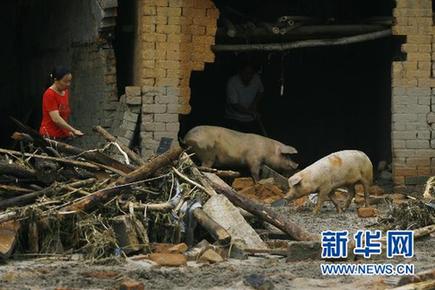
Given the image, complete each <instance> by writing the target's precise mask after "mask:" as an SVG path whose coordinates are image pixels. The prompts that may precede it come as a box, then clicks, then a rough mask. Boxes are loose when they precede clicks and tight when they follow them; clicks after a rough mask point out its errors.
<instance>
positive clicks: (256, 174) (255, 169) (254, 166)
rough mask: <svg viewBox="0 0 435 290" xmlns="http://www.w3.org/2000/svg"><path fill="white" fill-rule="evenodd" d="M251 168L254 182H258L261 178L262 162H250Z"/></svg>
mask: <svg viewBox="0 0 435 290" xmlns="http://www.w3.org/2000/svg"><path fill="white" fill-rule="evenodd" d="M248 165H249V170H250V171H251V175H252V178H253V179H254V182H255V183H257V182H258V181H259V180H260V166H261V163H260V162H252V163H249V164H248Z"/></svg>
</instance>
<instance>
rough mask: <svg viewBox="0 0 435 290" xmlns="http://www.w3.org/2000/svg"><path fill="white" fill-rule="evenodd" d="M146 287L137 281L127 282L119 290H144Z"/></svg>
mask: <svg viewBox="0 0 435 290" xmlns="http://www.w3.org/2000/svg"><path fill="white" fill-rule="evenodd" d="M144 289H145V286H144V284H143V283H141V282H138V281H135V280H130V279H129V280H125V281H123V282H122V283H121V286H119V290H144Z"/></svg>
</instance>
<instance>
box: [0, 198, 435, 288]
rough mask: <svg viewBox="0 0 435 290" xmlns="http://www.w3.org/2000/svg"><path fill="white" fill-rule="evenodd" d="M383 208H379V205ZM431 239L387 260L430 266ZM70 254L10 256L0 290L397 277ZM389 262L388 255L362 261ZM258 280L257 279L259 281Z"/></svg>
mask: <svg viewBox="0 0 435 290" xmlns="http://www.w3.org/2000/svg"><path fill="white" fill-rule="evenodd" d="M380 210H381V211H383V209H382V208H380ZM279 211H280V212H281V213H283V214H285V215H287V216H288V218H289V219H291V220H292V221H294V222H296V223H298V224H300V225H303V226H304V227H305V228H306V229H307V230H308V231H310V232H313V233H320V231H322V230H327V229H332V230H349V231H350V232H354V231H356V230H358V229H363V228H365V227H367V226H369V225H371V224H373V223H374V222H375V221H376V219H375V218H369V219H361V218H359V217H358V216H357V215H356V211H355V208H354V207H352V208H351V209H350V210H348V211H347V212H346V213H343V214H341V215H337V214H336V213H335V210H334V209H333V208H332V207H331V206H330V205H327V207H326V208H324V209H323V210H322V213H321V214H320V215H319V216H317V217H316V216H313V215H312V213H311V212H310V211H309V210H305V211H302V212H297V211H294V210H289V208H279ZM434 249H435V237H434V236H431V237H427V238H424V239H422V240H418V241H416V245H415V257H414V258H413V259H410V260H407V261H403V260H402V261H401V260H393V261H391V260H388V262H389V263H393V264H395V263H400V262H407V263H414V265H415V271H416V272H420V271H424V270H427V269H430V268H433V267H434V264H435V251H434ZM74 258H75V257H74V256H73V257H72V258H71V257H60V256H59V257H43V258H32V259H14V260H9V261H7V262H6V263H2V264H0V289H55V288H56V287H62V288H71V289H118V288H119V285H120V284H121V281H122V280H123V279H125V278H131V279H135V280H137V281H141V282H142V283H144V285H145V289H255V288H253V287H251V286H249V284H248V282H247V281H248V280H252V279H248V278H247V277H248V276H250V275H253V274H254V275H257V277H260V278H261V279H263V280H264V283H262V288H257V289H352V290H356V289H365V290H367V289H389V288H393V287H394V286H395V285H396V283H397V281H398V279H399V277H394V276H391V277H362V276H347V277H338V278H337V277H333V278H331V277H325V276H322V275H321V273H320V264H321V263H322V261H320V260H314V261H312V260H311V261H302V262H292V263H286V261H285V259H284V258H282V257H280V256H271V255H262V256H255V257H250V258H249V259H247V260H235V259H229V260H228V261H225V262H223V263H220V264H216V265H204V264H197V263H196V262H189V263H188V266H187V267H181V268H161V267H158V266H156V265H154V264H152V263H151V262H147V261H145V260H142V261H124V262H120V263H109V262H107V263H106V264H105V265H90V264H88V263H86V262H84V261H80V260H74ZM362 262H366V263H382V262H387V260H386V259H383V258H376V259H375V260H370V261H362ZM260 284H261V283H260Z"/></svg>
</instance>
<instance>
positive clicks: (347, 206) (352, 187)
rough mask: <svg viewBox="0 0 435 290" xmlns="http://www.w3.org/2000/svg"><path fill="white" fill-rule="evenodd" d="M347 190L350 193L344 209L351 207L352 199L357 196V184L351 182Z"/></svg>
mask: <svg viewBox="0 0 435 290" xmlns="http://www.w3.org/2000/svg"><path fill="white" fill-rule="evenodd" d="M347 190H348V194H349V195H348V197H347V200H346V204H345V205H344V208H343V211H345V210H347V209H348V208H349V206H350V203H351V202H352V199H353V198H354V197H355V184H351V185H350V186H348V187H347Z"/></svg>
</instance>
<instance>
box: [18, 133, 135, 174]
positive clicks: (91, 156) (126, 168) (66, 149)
mask: <svg viewBox="0 0 435 290" xmlns="http://www.w3.org/2000/svg"><path fill="white" fill-rule="evenodd" d="M12 139H14V140H17V141H25V142H31V143H33V141H34V139H33V138H32V137H31V136H30V135H28V134H25V133H18V132H15V133H14V134H13V135H12ZM45 141H47V144H49V145H51V146H52V147H54V148H56V150H57V151H59V152H63V153H66V154H70V155H80V156H81V157H83V158H84V159H87V160H89V161H94V162H97V163H100V164H102V165H106V166H109V167H112V168H115V169H117V170H120V171H122V172H124V173H129V172H131V171H133V170H134V169H135V168H134V167H133V166H131V165H127V164H123V163H121V162H119V161H118V160H115V159H113V158H111V157H109V156H107V155H105V154H103V153H101V152H99V151H96V150H89V151H86V150H83V149H81V148H78V147H75V146H72V145H69V144H66V143H63V142H59V141H54V140H50V139H45Z"/></svg>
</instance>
